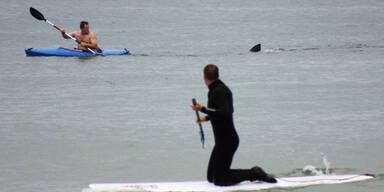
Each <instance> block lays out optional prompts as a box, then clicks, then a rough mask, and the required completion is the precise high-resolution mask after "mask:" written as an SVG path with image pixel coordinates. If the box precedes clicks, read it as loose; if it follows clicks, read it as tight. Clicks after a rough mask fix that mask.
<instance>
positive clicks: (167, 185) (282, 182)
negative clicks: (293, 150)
mask: <svg viewBox="0 0 384 192" xmlns="http://www.w3.org/2000/svg"><path fill="white" fill-rule="evenodd" d="M372 178H374V176H373V175H370V174H362V175H316V176H299V177H279V178H276V179H277V181H278V182H277V183H266V182H259V181H256V182H249V181H244V182H242V183H239V184H237V185H233V186H227V187H220V186H215V185H214V184H212V183H208V182H207V181H188V182H155V183H95V184H90V185H89V189H90V191H149V192H169V191H172V192H176V191H177V192H198V191H199V192H218V191H221V192H230V191H255V190H262V189H272V188H296V187H306V186H311V185H320V184H338V183H348V182H357V181H364V180H369V179H372Z"/></svg>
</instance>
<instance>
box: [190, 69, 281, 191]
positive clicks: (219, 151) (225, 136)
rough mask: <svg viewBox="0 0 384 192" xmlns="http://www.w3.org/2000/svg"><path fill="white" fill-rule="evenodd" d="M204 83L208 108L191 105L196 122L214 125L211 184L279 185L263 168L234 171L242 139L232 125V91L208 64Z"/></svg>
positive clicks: (210, 167)
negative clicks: (233, 163)
mask: <svg viewBox="0 0 384 192" xmlns="http://www.w3.org/2000/svg"><path fill="white" fill-rule="evenodd" d="M204 81H205V84H206V85H207V86H208V88H209V92H208V107H204V106H202V105H201V104H199V103H196V104H195V105H193V104H192V105H191V107H192V109H193V110H195V111H201V112H203V113H205V114H207V116H201V117H200V119H198V120H197V122H198V123H199V122H204V121H211V124H212V129H213V133H214V138H215V146H214V147H213V151H212V154H211V157H210V160H209V164H208V173H207V177H208V181H209V182H211V183H214V184H215V185H219V186H229V185H234V184H237V183H240V182H242V181H255V180H259V181H265V182H269V183H276V182H277V181H276V179H275V178H273V177H271V176H269V175H268V174H267V173H265V172H264V170H263V169H261V168H260V167H257V166H256V167H253V168H251V169H231V163H232V159H233V155H234V154H235V152H236V149H237V147H238V145H239V136H238V135H237V132H236V130H235V126H234V123H233V103H232V101H233V100H232V92H231V90H230V89H229V88H228V87H227V86H226V85H225V84H224V83H223V82H222V81H221V80H220V79H219V68H218V67H217V66H216V65H213V64H209V65H207V66H206V67H205V68H204Z"/></svg>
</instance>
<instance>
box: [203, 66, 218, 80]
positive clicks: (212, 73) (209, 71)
mask: <svg viewBox="0 0 384 192" xmlns="http://www.w3.org/2000/svg"><path fill="white" fill-rule="evenodd" d="M204 76H205V78H207V79H208V80H210V81H214V80H217V79H219V68H218V67H217V66H216V65H214V64H208V65H207V66H205V67H204Z"/></svg>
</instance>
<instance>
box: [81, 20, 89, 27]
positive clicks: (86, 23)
mask: <svg viewBox="0 0 384 192" xmlns="http://www.w3.org/2000/svg"><path fill="white" fill-rule="evenodd" d="M85 25H88V21H82V22H80V29H82V28H84V27H85Z"/></svg>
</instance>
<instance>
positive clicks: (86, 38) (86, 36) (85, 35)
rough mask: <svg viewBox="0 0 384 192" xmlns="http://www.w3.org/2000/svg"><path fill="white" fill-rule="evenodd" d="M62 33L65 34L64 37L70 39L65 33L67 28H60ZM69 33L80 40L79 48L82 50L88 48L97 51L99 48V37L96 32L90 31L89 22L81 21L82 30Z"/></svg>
mask: <svg viewBox="0 0 384 192" xmlns="http://www.w3.org/2000/svg"><path fill="white" fill-rule="evenodd" d="M60 31H61V35H63V38H64V39H70V37H68V36H67V35H66V34H65V30H64V29H63V28H61V29H60ZM68 35H70V36H72V37H74V38H76V39H77V41H78V42H79V44H78V46H77V49H78V50H82V51H88V48H90V49H92V50H94V51H97V49H98V48H99V47H98V45H97V38H96V35H95V33H93V32H91V31H89V24H88V22H87V21H82V22H80V30H79V31H74V32H71V33H68Z"/></svg>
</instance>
